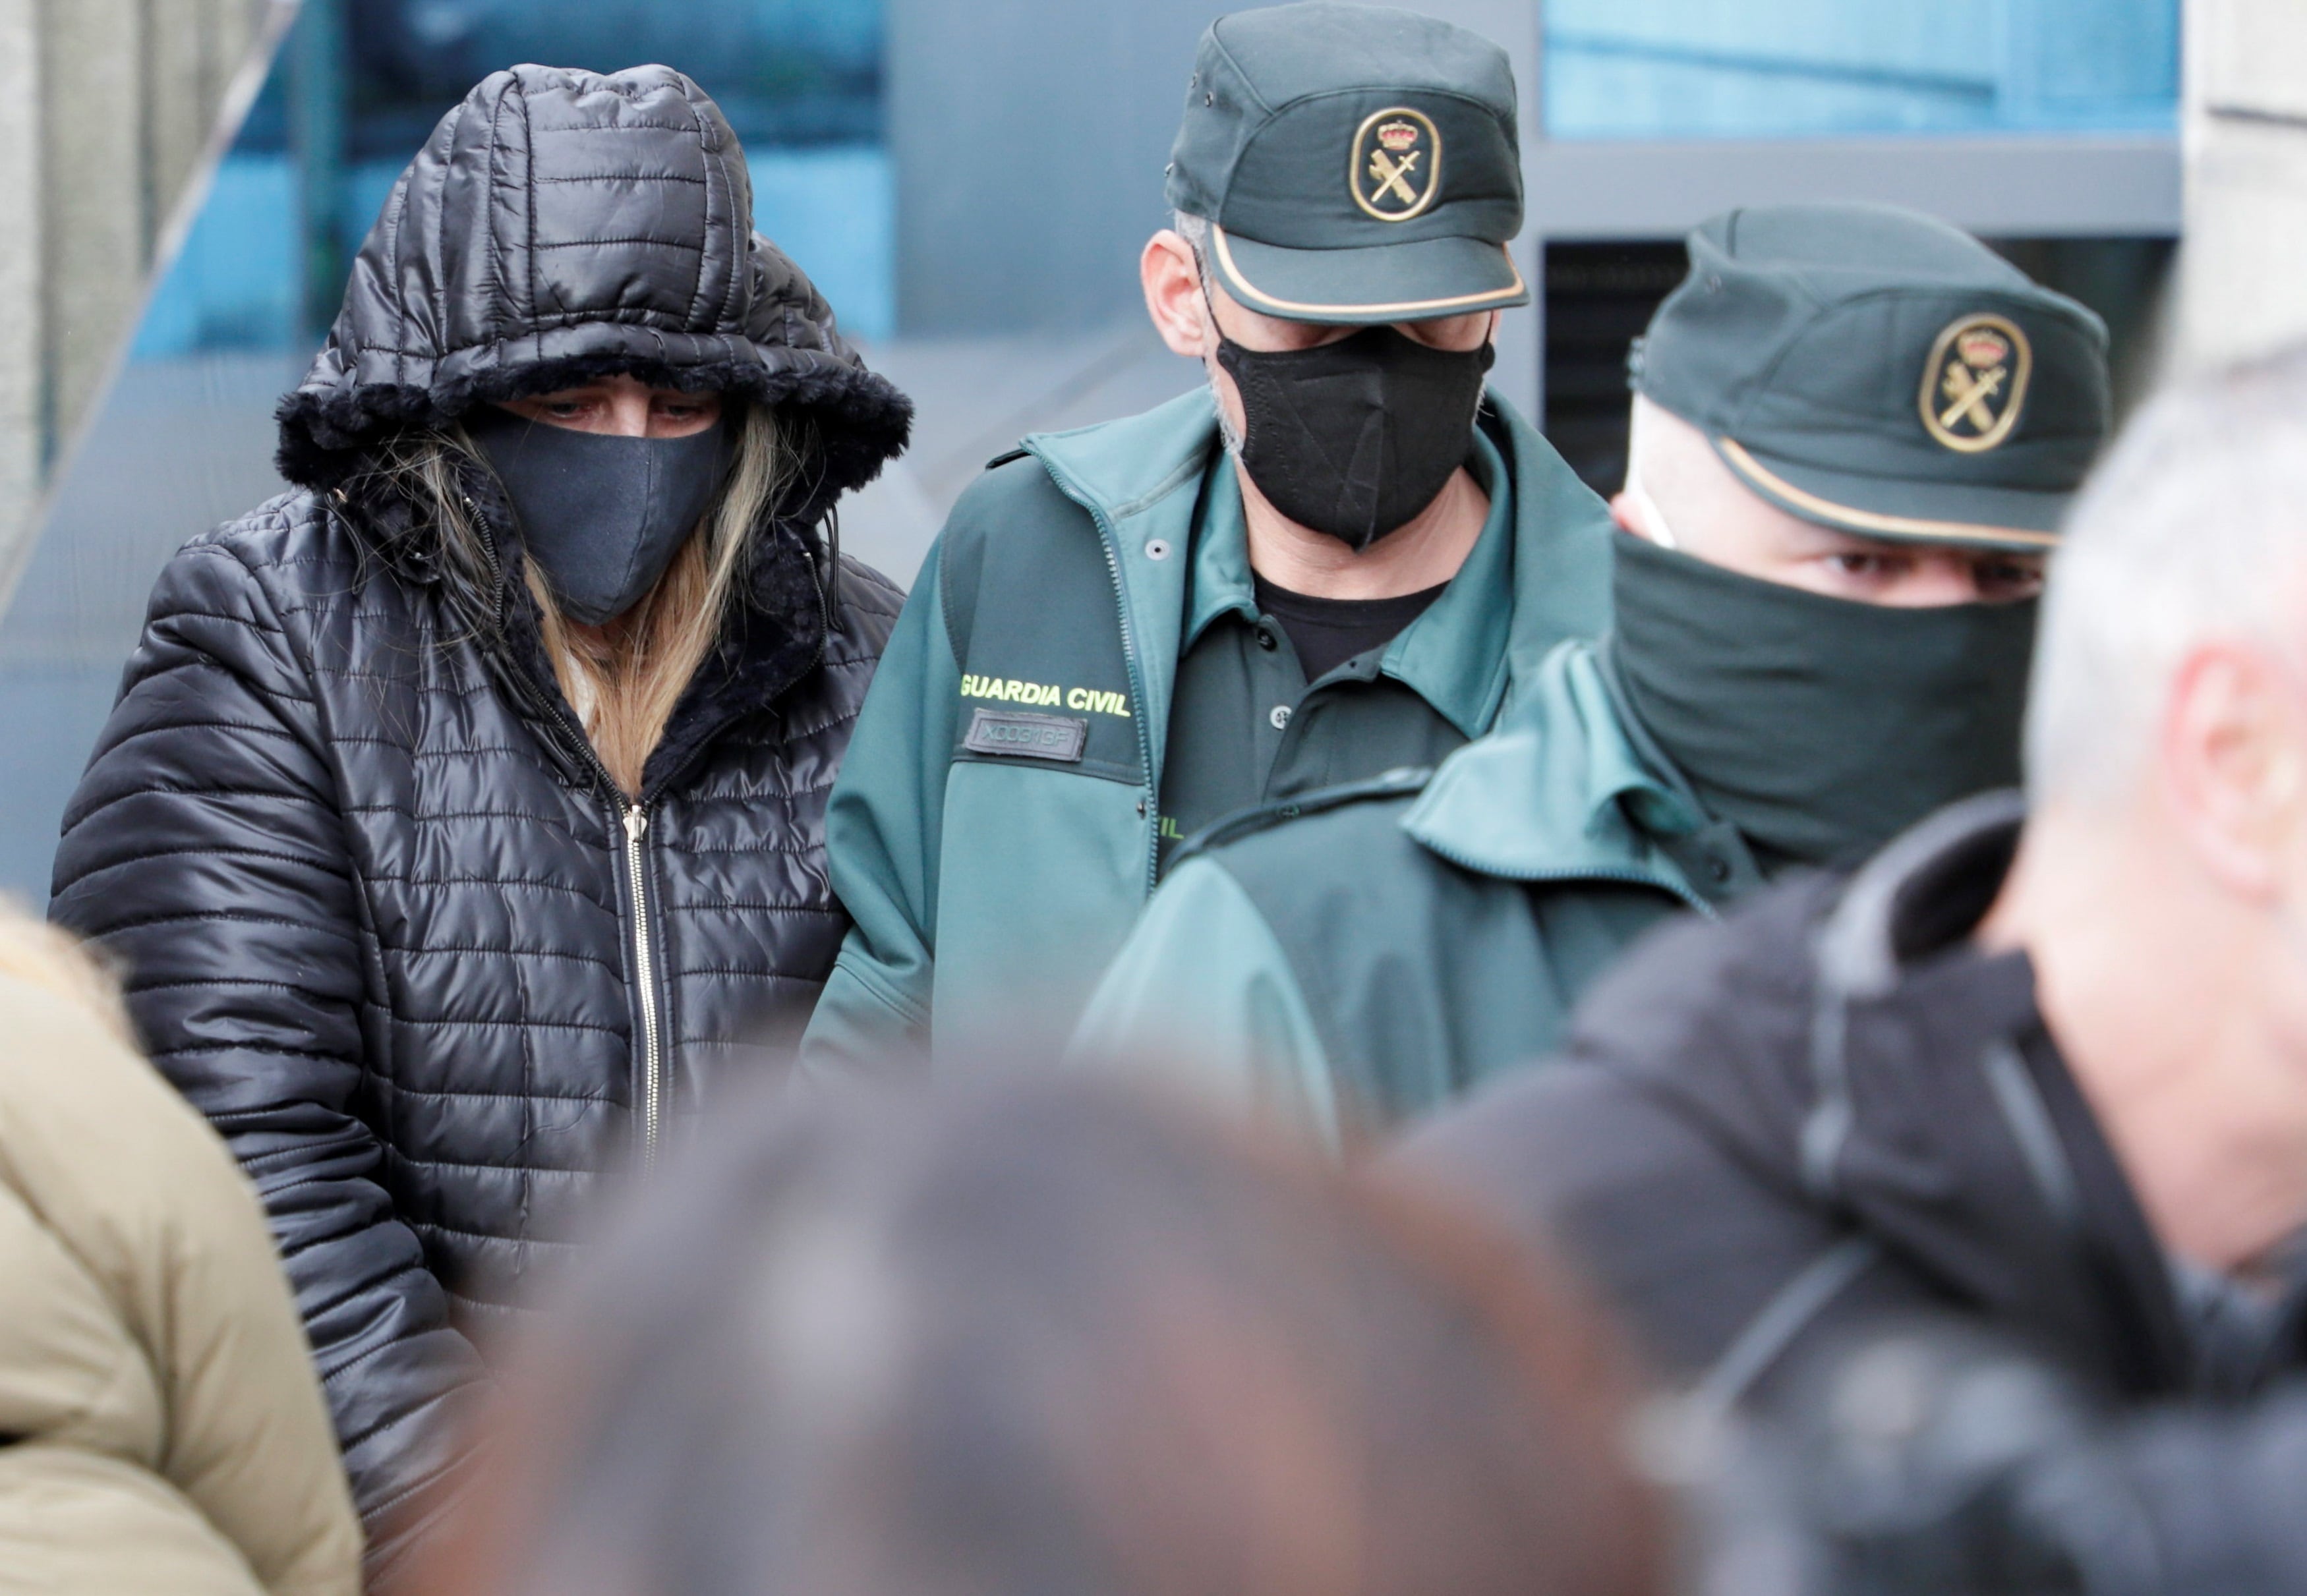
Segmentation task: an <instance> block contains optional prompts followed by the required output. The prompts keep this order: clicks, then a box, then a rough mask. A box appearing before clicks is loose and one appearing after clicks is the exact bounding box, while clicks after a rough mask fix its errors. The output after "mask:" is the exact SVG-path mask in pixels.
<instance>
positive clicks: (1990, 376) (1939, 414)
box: [1921, 312, 2035, 455]
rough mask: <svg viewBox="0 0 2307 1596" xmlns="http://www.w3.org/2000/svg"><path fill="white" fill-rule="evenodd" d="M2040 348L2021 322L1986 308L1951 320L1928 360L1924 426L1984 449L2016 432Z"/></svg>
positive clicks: (1968, 449) (1947, 441)
mask: <svg viewBox="0 0 2307 1596" xmlns="http://www.w3.org/2000/svg"><path fill="white" fill-rule="evenodd" d="M2034 367H2035V352H2034V350H2033V349H2032V348H2031V347H2029V346H2028V343H2027V335H2026V334H2025V333H2023V332H2021V331H2020V329H2019V325H2018V323H2017V322H2015V321H2012V320H2010V319H2008V318H2007V317H2003V316H1993V315H1988V314H1986V313H1985V312H1978V313H1977V314H1973V315H1969V316H1965V317H1963V318H1961V319H1960V320H1957V321H1954V322H1951V323H1950V324H1949V325H1948V327H1947V329H1946V330H1945V331H1943V332H1942V333H1940V334H1939V336H1938V337H1937V338H1936V339H1935V340H1934V341H1933V342H1932V344H1931V357H1930V359H1929V360H1927V361H1925V362H1924V363H1923V394H1922V401H1921V403H1922V412H1923V426H1924V429H1925V431H1928V432H1929V433H1930V435H1931V436H1932V437H1933V438H1935V439H1937V440H1939V441H1940V442H1941V443H1943V444H1944V445H1945V446H1946V447H1947V448H1951V449H1954V450H1956V451H1957V452H1959V453H1961V454H1966V455H1977V454H1984V453H1985V452H1986V451H1987V450H1988V449H1991V448H1994V447H1995V446H1996V445H1997V444H1999V443H2001V442H2002V441H2003V440H2004V439H2006V438H2008V437H2010V436H2011V429H2012V428H2013V427H2015V426H2017V425H2018V424H2019V412H2020V407H2021V406H2022V405H2025V404H2026V402H2027V379H2028V377H2029V376H2030V375H2032V374H2033V371H2034Z"/></svg>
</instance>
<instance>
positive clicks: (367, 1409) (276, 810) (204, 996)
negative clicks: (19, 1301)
mask: <svg viewBox="0 0 2307 1596" xmlns="http://www.w3.org/2000/svg"><path fill="white" fill-rule="evenodd" d="M271 569H273V570H279V569H281V568H279V567H274V568H271ZM284 610H287V611H288V612H290V613H294V612H295V611H294V606H293V605H283V604H280V603H277V602H275V601H274V599H273V596H272V595H271V594H270V593H268V591H267V588H266V585H265V581H264V579H263V573H261V572H260V570H259V569H257V568H253V567H252V566H251V564H250V563H248V562H246V561H244V559H242V558H241V556H240V555H239V554H238V553H237V552H236V550H235V549H234V547H233V546H232V545H231V544H230V543H229V542H225V541H209V540H203V541H201V542H194V543H193V544H190V545H188V546H187V547H186V548H185V549H184V550H182V551H181V552H180V553H178V554H177V556H176V559H174V560H172V561H171V562H170V563H169V565H168V567H167V569H166V570H165V571H164V572H163V573H162V575H161V577H160V580H159V585H158V586H157V587H156V588H155V590H154V593H153V597H152V602H151V607H150V610H149V612H148V617H147V621H146V627H145V632H144V636H143V639H142V643H141V644H139V646H138V648H137V650H136V653H134V655H133V657H132V658H131V660H130V661H129V665H128V670H127V673H126V676H125V679H124V683H123V688H122V694H121V697H120V700H119V702H118V704H116V706H115V708H114V710H113V713H112V718H111V720H110V721H109V722H108V723H107V725H106V727H105V729H104V732H103V735H102V736H101V737H100V738H99V739H98V743H97V747H96V751H95V753H94V755H92V756H91V758H90V763H89V766H88V770H87V772H86V773H85V774H84V775H83V776H82V777H81V784H80V788H79V790H78V791H77V792H76V793H75V794H74V795H73V800H72V803H71V804H70V806H69V807H67V809H66V811H65V815H64V839H63V841H62V844H61V846H60V847H59V849H58V851H57V854H56V877H55V887H54V896H53V899H52V901H51V904H50V909H49V912H50V915H51V917H53V918H54V919H55V920H56V921H57V922H58V923H59V924H61V925H64V926H67V927H69V928H71V929H72V930H73V931H76V932H78V933H80V934H81V935H83V936H86V937H89V938H90V939H92V940H94V941H96V942H98V943H101V944H102V945H103V946H104V947H105V948H106V949H107V951H108V952H110V953H111V954H112V955H113V956H114V958H116V960H118V961H119V962H120V963H121V964H122V965H123V966H124V972H125V981H126V989H127V994H128V1000H129V1005H130V1010H131V1012H132V1014H133V1018H134V1020H135V1022H136V1025H137V1028H138V1030H139V1032H140V1033H141V1035H142V1037H143V1039H144V1041H145V1043H146V1045H147V1046H149V1047H150V1050H151V1054H152V1058H153V1062H154V1063H156V1064H158V1065H159V1067H160V1069H161V1070H162V1071H164V1072H165V1073H166V1074H167V1077H168V1079H169V1080H171V1081H172V1082H174V1083H175V1085H176V1088H177V1089H178V1090H180V1091H181V1092H183V1094H184V1096H185V1097H187V1098H189V1099H190V1100H191V1102H192V1103H193V1105H194V1106H195V1107H197V1108H198V1109H200V1111H201V1112H202V1114H206V1115H207V1116H208V1118H209V1120H210V1122H211V1123H212V1124H214V1125H215V1127H216V1128H217V1130H218V1131H219V1132H220V1133H221V1134H222V1135H223V1136H224V1138H225V1139H226V1141H227V1143H229V1144H230V1146H231V1148H232V1150H233V1153H234V1154H235V1156H236V1157H237V1158H238V1159H239V1160H240V1163H241V1165H242V1166H243V1167H244V1169H245V1170H246V1171H247V1172H248V1174H249V1175H250V1177H251V1178H252V1179H253V1181H254V1182H255V1183H256V1186H257V1188H258V1191H260V1193H261V1194H262V1198H263V1200H264V1207H265V1210H266V1214H267V1216H268V1218H269V1219H270V1224H271V1227H272V1232H273V1235H274V1238H275V1240H276V1241H277V1242H278V1243H279V1248H280V1250H281V1255H282V1258H283V1260H284V1262H285V1263H286V1265H287V1272H288V1277H289V1281H290V1284H292V1285H293V1287H294V1288H295V1291H296V1303H297V1308H298V1311H299V1312H300V1314H301V1316H302V1318H303V1319H304V1329H305V1333H306V1334H307V1336H309V1337H310V1338H311V1341H312V1344H313V1355H314V1358H315V1361H316V1362H317V1364H318V1367H319V1370H320V1374H321V1378H322V1386H323V1388H324V1390H325V1392H326V1394H327V1396H328V1399H329V1407H330V1415H331V1417H332V1419H333V1420H334V1422H335V1426H336V1432H337V1439H338V1444H339V1446H340V1447H342V1449H343V1452H344V1456H345V1464H346V1468H347V1472H348V1474H349V1475H350V1478H351V1481H352V1485H353V1492H354V1498H355V1501H356V1505H357V1506H358V1507H359V1509H360V1512H361V1516H362V1518H363V1520H364V1523H365V1524H366V1525H367V1528H368V1532H369V1534H370V1537H371V1543H372V1551H371V1566H372V1568H378V1567H382V1566H385V1565H386V1564H388V1563H390V1561H391V1560H392V1558H394V1556H395V1554H396V1552H397V1551H398V1550H399V1549H400V1547H401V1543H402V1542H403V1541H404V1540H405V1539H406V1538H407V1536H408V1535H411V1534H413V1533H414V1532H415V1531H416V1528H417V1527H418V1526H421V1525H422V1524H423V1523H425V1521H427V1520H429V1519H430V1518H431V1517H432V1516H433V1514H434V1513H435V1512H436V1511H437V1510H438V1508H439V1507H440V1506H442V1504H443V1503H444V1502H445V1500H446V1498H448V1496H449V1495H450V1492H451V1490H452V1489H453V1483H454V1480H455V1477H456V1473H457V1470H458V1467H459V1448H460V1446H461V1441H460V1440H459V1433H458V1432H459V1431H460V1430H461V1429H462V1424H461V1422H460V1421H459V1414H460V1413H462V1411H463V1410H464V1409H465V1408H466V1407H467V1405H468V1404H470V1403H471V1401H472V1400H473V1399H474V1398H476V1396H477V1395H479V1394H480V1391H481V1388H482V1379H483V1376H482V1371H481V1368H480V1363H479V1359H478V1357H477V1355H476V1353H475V1351H474V1349H473V1347H472V1346H471V1345H470V1344H469V1343H468V1342H467V1340H466V1339H465V1338H464V1337H463V1336H461V1335H460V1334H459V1333H458V1332H457V1331H456V1330H455V1329H453V1328H452V1327H450V1323H449V1312H448V1300H447V1297H446V1294H445V1293H443V1292H442V1288H441V1286H440V1284H439V1283H438V1282H437V1281H436V1280H435V1279H434V1278H433V1276H432V1275H431V1274H430V1273H429V1272H428V1271H427V1269H426V1267H425V1260H424V1256H423V1251H422V1249H421V1247H420V1245H419V1243H418V1241H417V1238H416V1233H415V1232H414V1231H413V1230H411V1229H410V1228H409V1227H408V1226H407V1225H404V1224H402V1223H401V1222H400V1221H399V1219H398V1218H397V1217H396V1216H395V1215H394V1213H393V1208H392V1203H391V1200H390V1198H389V1197H388V1196H387V1195H386V1192H385V1191H384V1188H383V1187H382V1184H380V1179H379V1177H380V1174H381V1170H382V1162H383V1150H382V1147H381V1146H380V1144H379V1141H378V1139H377V1138H376V1136H375V1134H374V1133H373V1131H371V1130H370V1128H369V1127H368V1125H367V1124H366V1123H364V1122H363V1120H362V1119H361V1118H360V1117H359V1114H358V1112H357V1104H358V1101H359V1097H360V1093H361V1087H362V1080H363V1074H364V1071H363V1045H362V1032H361V1028H360V1022H359V1009H360V1003H361V1001H362V995H363V980H362V952H361V942H360V937H359V934H358V927H357V915H358V907H357V903H356V893H355V890H354V883H353V879H352V873H351V866H350V861H349V858H348V855H347V850H346V848H345V845H344V841H343V832H342V828H341V823H340V818H339V809H338V798H337V793H336V790H335V786H334V781H333V778H332V775H331V766H330V762H329V760H328V759H327V758H326V756H325V746H324V742H323V735H322V724H321V715H320V711H319V706H318V704H317V703H316V701H315V698H314V696H313V690H312V686H311V680H312V679H311V673H310V672H309V671H308V670H306V669H305V667H304V663H303V661H301V660H300V658H299V657H298V651H297V650H296V647H295V646H293V644H292V639H291V637H290V636H289V634H288V632H287V630H286V629H285V627H284V623H283V612H284Z"/></svg>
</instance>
